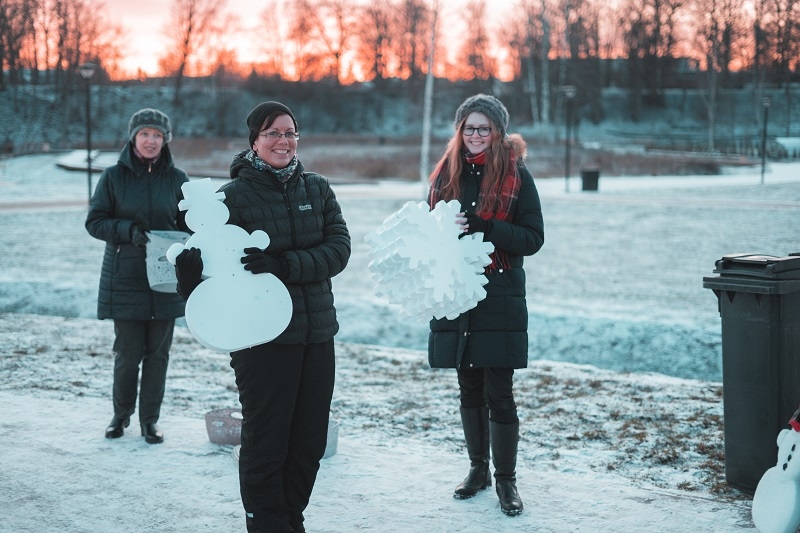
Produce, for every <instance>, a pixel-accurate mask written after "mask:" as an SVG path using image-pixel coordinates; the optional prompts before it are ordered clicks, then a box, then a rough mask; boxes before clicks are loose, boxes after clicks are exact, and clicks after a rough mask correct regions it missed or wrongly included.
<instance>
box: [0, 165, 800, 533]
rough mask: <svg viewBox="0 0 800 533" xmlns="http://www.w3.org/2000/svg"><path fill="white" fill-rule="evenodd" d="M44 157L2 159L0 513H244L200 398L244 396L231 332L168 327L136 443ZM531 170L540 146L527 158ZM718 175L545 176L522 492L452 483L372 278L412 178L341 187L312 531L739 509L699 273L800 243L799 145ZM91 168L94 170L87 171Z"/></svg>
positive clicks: (70, 209)
mask: <svg viewBox="0 0 800 533" xmlns="http://www.w3.org/2000/svg"><path fill="white" fill-rule="evenodd" d="M55 159H57V156H56V155H44V156H41V155H40V156H26V157H21V158H15V159H5V160H0V449H2V450H3V453H2V454H0V479H1V480H2V482H0V531H3V532H5V531H9V532H17V531H19V532H27V531H31V532H33V531H36V532H49V531H66V532H75V533H77V532H98V533H99V532H104V533H105V532H116V531H119V532H128V531H130V532H133V531H143V530H148V529H150V530H157V531H175V532H187V533H189V532H201V531H208V532H219V531H225V532H227V531H243V530H244V519H243V512H242V509H241V504H240V502H239V495H238V481H237V474H236V468H235V464H234V462H233V461H232V459H231V455H230V452H231V450H230V447H227V446H217V445H214V444H211V443H210V442H209V441H208V438H207V435H206V431H205V425H204V420H203V415H204V413H206V412H207V411H209V410H212V409H217V408H225V407H237V406H238V400H237V394H236V390H235V384H234V380H233V371H232V370H231V369H230V368H229V367H228V357H227V355H225V354H219V353H215V352H211V351H209V350H207V349H206V348H203V347H202V346H201V345H199V344H198V343H197V342H196V341H195V340H194V339H192V338H191V335H190V334H189V333H188V331H187V330H186V328H184V327H178V328H176V339H175V344H174V349H173V353H172V362H171V366H170V371H169V376H168V381H167V397H166V399H165V403H164V407H163V409H162V419H161V421H160V425H161V427H162V429H163V430H164V432H165V435H166V441H165V443H164V444H163V445H160V446H149V445H147V444H145V443H144V440H143V439H142V438H141V437H140V436H138V435H137V432H136V431H135V430H134V429H135V428H133V426H131V428H130V429H131V430H134V431H131V430H129V431H128V432H127V433H126V435H125V436H124V437H123V438H122V439H119V440H118V441H108V440H106V439H104V438H103V435H102V433H103V430H104V427H105V425H106V423H107V422H108V420H110V418H111V414H112V413H111V400H110V397H109V395H110V388H111V371H112V355H111V342H112V338H113V331H112V325H111V323H110V322H109V321H97V320H95V319H94V312H95V309H94V308H95V298H96V290H97V283H98V278H99V270H100V260H101V256H102V249H103V243H101V242H99V241H96V240H94V239H92V238H91V237H89V236H88V234H87V233H86V231H85V230H84V228H83V220H84V217H85V210H86V197H87V194H88V192H87V179H86V174H85V173H82V172H69V171H65V170H62V169H59V168H57V167H56V166H55V163H54V162H55ZM529 165H530V166H531V168H532V169H533V170H534V174H535V164H534V163H529ZM759 170H760V169H753V170H752V171H750V172H747V173H742V172H737V173H731V174H727V175H723V176H716V177H709V176H705V177H645V176H642V177H629V178H605V177H602V176H601V178H600V190H599V191H598V192H596V193H590V192H581V191H580V190H579V189H580V180H579V179H578V178H574V179H573V180H572V183H571V192H570V193H566V192H564V189H565V187H564V181H563V180H540V181H539V182H537V185H538V187H539V191H540V195H541V197H542V204H543V210H544V217H545V233H546V240H545V245H544V248H543V249H542V250H541V252H540V253H539V254H537V255H536V256H534V257H532V258H529V259H528V260H527V261H526V272H527V275H528V297H529V311H530V356H531V363H530V365H529V368H527V369H525V370H522V371H518V372H517V377H516V381H515V384H516V395H517V402H518V405H519V412H520V417H521V418H522V441H521V443H520V459H519V465H518V478H519V482H518V484H519V488H520V493H521V496H522V498H523V500H524V502H525V512H524V513H523V514H522V515H520V516H518V517H513V518H511V517H506V516H504V515H503V514H502V513H500V511H499V506H498V504H497V498H496V497H495V496H494V493H493V491H492V490H487V491H485V492H484V493H482V494H480V495H479V496H477V497H475V498H473V499H471V500H467V501H457V500H454V499H453V498H452V497H451V494H452V489H453V488H454V486H455V485H456V484H457V483H458V482H459V481H461V479H462V478H463V476H464V475H465V473H466V469H467V467H468V460H467V457H466V453H465V451H464V449H463V438H462V436H461V431H460V423H459V418H458V400H457V387H456V383H455V376H454V373H453V372H452V371H442V370H436V371H434V370H431V369H430V368H428V367H427V363H426V353H425V352H424V350H425V343H426V339H427V324H426V323H424V322H419V321H417V320H415V319H413V318H408V317H406V316H404V315H403V314H402V313H400V312H398V309H396V308H395V307H392V306H390V305H389V304H387V303H386V301H385V300H383V299H381V298H378V297H377V296H375V295H374V294H373V291H372V284H373V283H372V281H371V278H370V276H369V272H368V268H367V263H368V258H367V252H368V250H369V247H368V245H367V244H366V243H365V242H364V239H363V237H364V235H365V234H366V233H368V232H369V231H371V230H373V229H375V228H376V227H377V226H378V225H380V224H381V222H382V221H383V219H384V218H385V217H386V216H387V215H389V214H390V213H392V212H394V211H396V210H397V209H398V208H399V207H400V206H402V205H403V204H404V203H405V202H407V201H409V200H414V201H419V200H421V199H422V197H423V192H422V191H423V188H422V185H420V184H413V183H412V184H409V183H401V182H392V181H384V182H379V183H377V184H376V185H363V184H358V185H355V184H354V185H347V184H341V185H336V186H335V190H336V192H337V195H338V197H339V199H340V202H341V203H342V208H343V211H344V215H345V218H346V220H347V222H348V226H349V228H350V231H351V233H352V237H353V258H352V260H351V262H350V264H349V265H348V268H347V270H346V271H345V272H344V273H342V274H341V275H340V276H337V277H336V278H334V281H333V283H334V292H335V296H336V300H337V308H338V310H339V319H340V322H341V326H342V327H341V332H340V334H339V335H338V336H337V340H338V341H339V342H338V345H337V350H338V361H337V385H336V391H335V393H334V404H333V416H334V418H337V419H339V420H340V421H341V428H340V432H339V435H340V437H339V445H338V453H337V454H336V455H334V456H333V457H331V458H329V459H326V460H324V461H323V465H322V469H321V470H320V474H319V479H318V482H317V485H316V488H315V492H314V495H313V497H312V501H311V505H310V506H309V508H308V511H307V513H306V517H307V520H306V524H307V527H308V530H309V531H313V532H318V533H319V532H349V531H391V532H395V531H397V532H406V531H408V532H417V531H442V532H451V531H463V532H473V531H474V532H483V531H537V532H538V531H541V532H572V531H587V532H588V531H592V532H595V531H607V532H632V531H637V532H639V531H643V532H649V531H659V532H662V531H663V532H670V531H674V532H686V531H697V532H701V531H702V532H729V531H737V530H740V529H750V530H753V527H754V526H753V524H752V521H751V520H750V499H749V497H748V496H746V495H743V494H741V493H739V492H738V491H736V490H733V489H730V488H729V487H726V486H725V484H724V474H723V472H722V467H723V461H722V450H723V445H722V401H723V400H722V391H721V383H720V381H721V346H720V333H719V331H720V316H719V313H718V311H717V304H716V297H715V296H714V294H713V293H712V292H711V291H710V290H707V289H703V287H702V278H703V277H704V276H712V275H714V273H713V269H714V261H715V260H717V259H719V258H720V257H721V256H722V255H724V254H727V253H733V252H758V253H763V254H771V255H786V254H788V253H789V252H796V251H800V242H798V235H800V216H798V215H800V164H797V163H789V164H772V165H771V166H770V168H769V171H768V172H767V174H766V176H765V178H766V179H765V181H766V183H765V184H764V185H761V184H760V183H759V182H760V174H759ZM97 177H98V176H97V175H95V176H94V181H95V182H96V179H97Z"/></svg>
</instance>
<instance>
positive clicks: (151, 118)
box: [128, 107, 172, 144]
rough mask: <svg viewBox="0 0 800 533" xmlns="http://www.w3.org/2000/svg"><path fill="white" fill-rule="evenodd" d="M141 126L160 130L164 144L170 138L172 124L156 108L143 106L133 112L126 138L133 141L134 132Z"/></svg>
mask: <svg viewBox="0 0 800 533" xmlns="http://www.w3.org/2000/svg"><path fill="white" fill-rule="evenodd" d="M143 128H153V129H156V130H159V131H161V133H163V134H164V144H167V143H168V142H170V141H171V140H172V124H170V122H169V117H168V116H167V115H165V114H164V113H162V112H161V111H159V110H158V109H152V108H150V107H145V108H144V109H140V110H139V111H137V112H136V113H134V114H133V116H132V117H131V120H130V122H128V138H129V139H130V140H131V142H135V139H136V134H137V133H139V130H141V129H143Z"/></svg>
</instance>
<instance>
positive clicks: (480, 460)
mask: <svg viewBox="0 0 800 533" xmlns="http://www.w3.org/2000/svg"><path fill="white" fill-rule="evenodd" d="M461 425H462V426H463V428H464V439H465V440H466V442H467V453H468V454H469V461H470V467H469V474H467V477H466V478H465V479H464V481H462V482H461V484H460V485H459V486H457V487H456V490H455V492H454V493H453V497H454V498H458V499H465V498H472V497H473V496H475V494H477V492H478V491H479V490H483V489H485V488H486V487H491V486H492V475H491V472H489V408H488V407H467V408H465V407H462V408H461Z"/></svg>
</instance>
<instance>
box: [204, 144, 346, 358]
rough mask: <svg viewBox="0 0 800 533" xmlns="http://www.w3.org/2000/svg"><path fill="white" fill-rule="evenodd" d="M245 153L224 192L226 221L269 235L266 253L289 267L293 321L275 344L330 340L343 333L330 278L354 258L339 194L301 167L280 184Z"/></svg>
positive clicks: (236, 161) (287, 282)
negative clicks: (249, 159)
mask: <svg viewBox="0 0 800 533" xmlns="http://www.w3.org/2000/svg"><path fill="white" fill-rule="evenodd" d="M246 153H247V150H245V151H243V152H241V153H239V154H237V155H236V156H234V158H233V161H232V162H231V178H232V181H230V182H228V183H226V184H225V185H223V186H222V187H221V188H220V191H222V192H224V193H225V200H224V202H225V205H227V206H228V210H229V212H230V218H229V219H228V223H229V224H235V225H237V226H239V227H241V228H244V229H245V230H246V231H247V232H248V233H252V232H253V231H255V230H262V231H265V232H266V233H267V235H269V239H270V242H269V247H268V248H267V250H268V251H269V252H270V253H271V254H280V255H282V256H283V258H284V259H286V261H287V263H288V267H289V274H288V277H287V278H286V279H285V280H283V283H284V284H285V285H286V288H287V289H288V291H289V294H290V296H291V299H292V308H293V312H292V318H291V320H290V322H289V325H288V326H287V327H286V329H285V330H284V331H283V333H281V334H280V335H279V336H278V337H276V338H275V339H274V340H273V341H271V342H274V343H276V344H300V343H319V342H324V341H327V340H329V339H331V338H332V337H333V336H334V335H335V334H336V333H337V332H338V331H339V323H338V322H337V320H336V309H335V308H334V305H333V292H332V290H331V288H332V286H331V278H332V277H334V276H336V275H337V274H339V273H340V272H341V271H342V270H344V268H345V266H347V262H348V261H349V259H350V233H349V231H348V230H347V225H346V224H345V221H344V218H343V217H342V210H341V207H340V206H339V202H338V201H337V200H336V195H335V194H334V193H333V190H332V189H331V187H330V184H329V183H328V180H327V179H326V178H325V177H323V176H321V175H319V174H315V173H313V172H305V170H304V169H303V165H302V163H299V164H298V166H297V170H296V171H295V173H294V174H293V175H292V177H290V178H289V179H288V180H287V181H286V182H285V183H281V182H279V181H278V179H277V178H275V177H274V176H273V175H271V174H269V173H267V172H263V171H260V170H257V169H256V168H254V167H253V165H252V164H251V163H250V162H249V161H247V160H246V159H245V158H244V155H245V154H246ZM256 275H258V274H256Z"/></svg>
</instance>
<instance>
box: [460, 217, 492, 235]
mask: <svg viewBox="0 0 800 533" xmlns="http://www.w3.org/2000/svg"><path fill="white" fill-rule="evenodd" d="M464 218H466V219H467V226H468V228H467V231H466V232H465V233H466V234H467V235H472V234H473V233H478V232H480V233H483V234H484V235H486V234H487V233H489V231H491V229H492V221H491V220H484V219H482V218H481V217H479V216H478V215H477V214H475V213H464Z"/></svg>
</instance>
